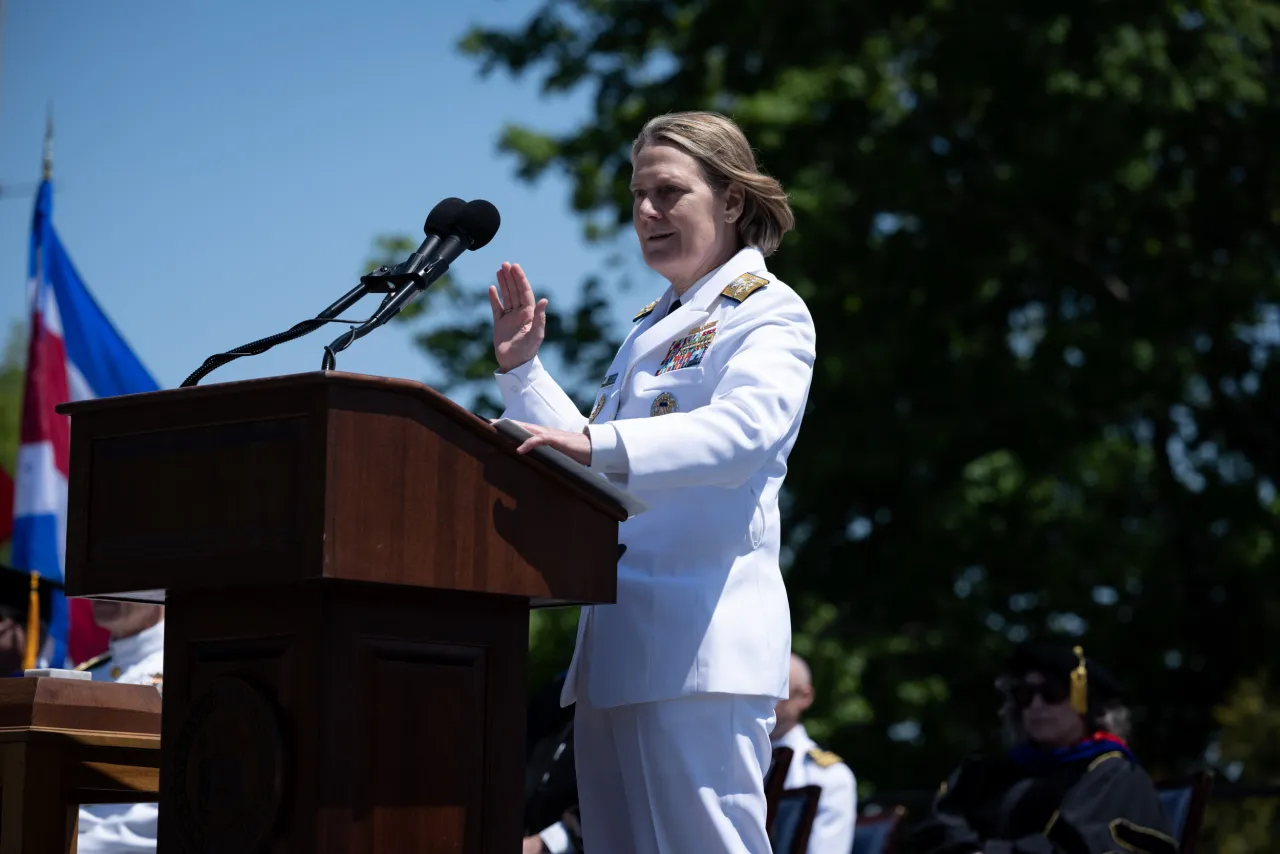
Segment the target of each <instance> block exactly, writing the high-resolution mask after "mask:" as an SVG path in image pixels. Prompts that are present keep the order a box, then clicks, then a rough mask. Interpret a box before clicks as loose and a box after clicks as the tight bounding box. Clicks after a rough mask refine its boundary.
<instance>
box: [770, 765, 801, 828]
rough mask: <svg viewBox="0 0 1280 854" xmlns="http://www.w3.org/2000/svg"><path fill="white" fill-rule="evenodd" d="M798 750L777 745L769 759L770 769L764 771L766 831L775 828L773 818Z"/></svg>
mask: <svg viewBox="0 0 1280 854" xmlns="http://www.w3.org/2000/svg"><path fill="white" fill-rule="evenodd" d="M795 755H796V752H795V751H794V750H792V749H791V748H790V747H775V748H774V749H773V756H772V757H771V758H770V760H769V769H768V770H767V771H765V772H764V802H765V806H766V808H767V812H766V817H765V821H764V829H765V832H766V833H767V832H769V831H770V830H771V829H772V828H773V819H774V816H775V815H777V812H778V799H779V798H781V797H782V790H783V788H785V787H786V785H787V771H789V770H791V760H792V759H794V758H795Z"/></svg>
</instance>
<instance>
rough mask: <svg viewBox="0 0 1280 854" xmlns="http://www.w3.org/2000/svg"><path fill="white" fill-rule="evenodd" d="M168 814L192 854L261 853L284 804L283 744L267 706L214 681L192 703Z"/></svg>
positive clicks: (247, 690)
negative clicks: (209, 853)
mask: <svg viewBox="0 0 1280 854" xmlns="http://www.w3.org/2000/svg"><path fill="white" fill-rule="evenodd" d="M175 748H176V749H175V754H176V756H175V762H174V766H173V767H174V771H175V773H174V778H175V779H174V786H173V788H172V792H173V794H174V798H173V801H172V802H171V803H170V804H167V805H166V807H168V808H171V809H172V811H173V812H172V814H173V817H174V820H175V823H176V824H177V830H178V835H179V837H180V838H181V839H182V842H183V846H184V847H185V848H186V850H187V851H189V852H192V854H195V852H215V851H216V852H224V851H225V852H240V854H255V852H258V851H261V850H263V849H265V847H266V845H267V843H268V842H269V841H270V839H271V835H272V831H273V829H274V828H275V824H276V818H277V816H278V815H279V812H280V804H281V801H282V798H283V788H284V785H283V770H284V738H283V733H282V732H281V728H280V719H279V715H278V713H277V709H276V705H275V703H274V701H273V700H272V699H271V698H270V697H268V696H267V695H265V694H264V693H263V692H262V691H260V690H259V689H258V688H256V687H254V686H253V685H252V684H251V683H250V682H248V681H246V680H244V679H241V678H239V677H235V676H220V677H218V678H217V679H214V680H213V681H212V682H211V683H210V684H209V686H208V688H207V689H206V690H205V691H204V692H203V693H201V694H200V695H198V696H197V697H196V698H195V699H194V700H193V701H192V703H191V706H190V710H189V712H188V714H187V718H186V720H185V721H183V723H182V727H181V731H180V733H179V736H178V739H177V744H176V745H175Z"/></svg>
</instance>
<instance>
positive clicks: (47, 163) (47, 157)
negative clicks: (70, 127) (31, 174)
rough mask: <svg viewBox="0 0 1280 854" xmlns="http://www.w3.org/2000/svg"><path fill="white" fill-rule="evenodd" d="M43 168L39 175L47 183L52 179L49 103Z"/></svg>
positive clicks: (51, 132) (50, 108)
mask: <svg viewBox="0 0 1280 854" xmlns="http://www.w3.org/2000/svg"><path fill="white" fill-rule="evenodd" d="M43 165H44V168H43V170H42V171H41V174H42V175H43V176H44V180H46V181H48V180H49V179H50V178H52V177H53V102H52V101H50V102H49V114H48V116H47V117H46V118H45V122H44V164H43Z"/></svg>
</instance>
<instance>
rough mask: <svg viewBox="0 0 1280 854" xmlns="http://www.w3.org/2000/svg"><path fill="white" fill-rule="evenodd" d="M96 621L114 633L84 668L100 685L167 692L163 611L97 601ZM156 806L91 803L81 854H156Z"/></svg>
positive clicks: (85, 812)
mask: <svg viewBox="0 0 1280 854" xmlns="http://www.w3.org/2000/svg"><path fill="white" fill-rule="evenodd" d="M93 619H94V622H96V623H97V624H98V625H100V626H102V627H103V628H104V629H106V630H107V631H109V632H110V633H111V642H110V646H109V647H108V649H107V652H106V653H104V654H102V655H100V656H98V657H97V658H91V659H89V660H88V661H86V662H84V663H83V664H81V665H79V666H78V667H77V668H76V669H77V670H87V671H89V673H91V674H92V675H93V679H94V681H95V682H124V683H127V684H131V685H154V686H155V688H156V690H157V691H160V690H163V682H164V606H162V605H148V604H144V603H138V602H114V601H109V600H98V599H95V600H93ZM159 814H160V813H159V807H158V805H157V804H92V805H89V804H86V805H85V806H82V807H81V808H80V827H79V834H78V841H77V843H76V844H77V848H76V850H77V852H78V854H117V852H140V851H155V850H156V836H157V823H158V819H159Z"/></svg>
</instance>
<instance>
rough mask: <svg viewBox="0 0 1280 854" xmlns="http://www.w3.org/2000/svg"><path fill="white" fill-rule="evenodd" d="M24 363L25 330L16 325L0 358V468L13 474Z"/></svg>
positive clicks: (25, 349) (25, 353)
mask: <svg viewBox="0 0 1280 854" xmlns="http://www.w3.org/2000/svg"><path fill="white" fill-rule="evenodd" d="M26 363H27V326H26V323H24V322H21V321H19V322H15V323H14V324H13V325H12V326H11V327H10V329H9V337H8V339H7V340H6V341H5V343H4V351H3V354H2V355H0V468H3V469H4V470H5V471H7V472H9V474H10V475H12V474H13V466H14V463H15V462H16V461H17V458H18V439H19V426H20V421H19V419H20V417H21V415H22V390H23V377H24V370H25V366H26Z"/></svg>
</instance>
